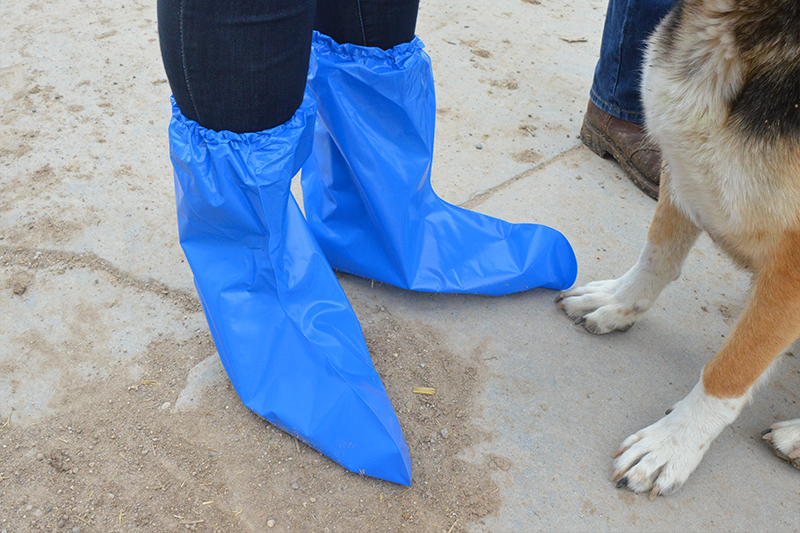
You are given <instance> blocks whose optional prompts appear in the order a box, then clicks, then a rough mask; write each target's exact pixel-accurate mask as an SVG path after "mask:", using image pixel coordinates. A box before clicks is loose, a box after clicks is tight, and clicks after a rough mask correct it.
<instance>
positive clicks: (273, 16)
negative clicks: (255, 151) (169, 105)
mask: <svg viewBox="0 0 800 533" xmlns="http://www.w3.org/2000/svg"><path fill="white" fill-rule="evenodd" d="M314 13H315V1H314V0H305V1H300V2H298V1H295V0H281V1H274V0H270V1H263V0H237V1H228V2H217V1H214V0H159V2H158V28H159V36H160V42H161V54H162V58H163V60H164V68H165V70H166V72H167V78H168V79H169V84H170V88H171V89H172V94H173V96H174V98H175V102H176V103H177V104H178V107H179V108H180V110H181V112H182V113H183V114H184V115H185V116H186V117H187V118H189V119H191V120H194V121H196V122H198V123H200V124H201V125H202V126H203V127H206V128H209V129H213V130H216V131H222V130H228V131H233V132H236V133H245V132H254V131H262V130H265V129H269V128H273V127H275V126H278V125H279V124H283V123H284V122H286V121H287V120H289V119H290V118H291V117H292V115H293V114H294V112H295V111H296V110H297V108H298V107H300V103H301V102H302V101H303V92H304V90H305V85H306V75H307V73H308V58H309V54H310V51H311V32H312V29H313V24H314Z"/></svg>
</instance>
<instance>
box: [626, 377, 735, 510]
mask: <svg viewBox="0 0 800 533" xmlns="http://www.w3.org/2000/svg"><path fill="white" fill-rule="evenodd" d="M745 402H746V397H742V398H733V399H722V398H714V397H712V396H709V395H707V394H706V393H705V391H704V389H703V384H702V381H701V382H700V383H698V384H697V386H696V387H695V388H694V389H693V390H692V392H691V393H689V395H688V396H687V397H686V398H684V399H683V400H681V401H680V402H678V403H677V404H675V407H674V408H673V409H672V410H671V411H670V412H669V414H667V416H665V417H664V418H662V419H661V420H659V421H658V422H656V423H655V424H653V425H651V426H648V427H646V428H644V429H643V430H641V431H639V432H637V433H635V434H633V435H631V436H630V437H628V438H627V439H625V441H623V443H622V445H621V446H620V448H619V450H618V451H617V453H616V455H615V459H614V473H613V474H612V476H611V479H612V480H613V481H616V482H617V487H618V488H622V487H627V488H628V489H630V490H632V491H634V492H647V491H650V499H651V500H652V499H654V498H655V497H656V496H658V495H659V494H668V493H670V492H673V491H675V490H677V489H678V488H680V487H681V486H682V485H683V484H684V483H685V482H686V480H687V479H689V476H690V475H691V473H692V472H693V471H694V469H695V468H696V467H697V465H698V464H700V460H701V459H702V458H703V455H705V453H706V451H707V450H708V447H709V445H710V444H711V442H712V441H713V440H714V439H715V438H716V437H717V435H719V433H720V432H721V431H722V430H723V429H724V428H725V426H727V425H728V424H730V423H731V422H733V421H734V420H735V419H736V417H737V416H738V414H739V412H740V411H741V409H742V407H743V406H744V404H745Z"/></svg>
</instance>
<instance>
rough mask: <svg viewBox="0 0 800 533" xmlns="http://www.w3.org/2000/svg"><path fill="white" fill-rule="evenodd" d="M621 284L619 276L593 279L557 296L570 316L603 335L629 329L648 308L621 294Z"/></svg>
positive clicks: (576, 321) (561, 305)
mask: <svg viewBox="0 0 800 533" xmlns="http://www.w3.org/2000/svg"><path fill="white" fill-rule="evenodd" d="M621 285H622V281H621V280H619V279H611V280H605V281H593V282H591V283H589V284H588V285H584V286H583V287H577V288H575V289H570V290H568V291H564V292H562V293H561V294H560V295H559V296H558V297H557V298H556V303H557V304H558V306H559V307H560V308H561V309H562V310H563V311H564V312H565V313H566V314H567V316H568V317H570V318H571V319H572V320H574V321H575V323H576V324H581V325H582V326H583V327H585V328H586V330H587V331H589V332H590V333H595V334H598V335H600V334H603V333H609V332H611V331H625V330H627V329H629V328H630V327H631V326H632V325H633V323H634V322H636V319H637V318H639V317H640V316H641V315H643V314H644V312H645V311H646V310H647V309H644V310H642V309H641V308H639V307H638V306H637V305H636V303H629V302H625V301H623V300H622V299H621V298H620V296H619V289H620V287H621ZM648 307H649V305H648Z"/></svg>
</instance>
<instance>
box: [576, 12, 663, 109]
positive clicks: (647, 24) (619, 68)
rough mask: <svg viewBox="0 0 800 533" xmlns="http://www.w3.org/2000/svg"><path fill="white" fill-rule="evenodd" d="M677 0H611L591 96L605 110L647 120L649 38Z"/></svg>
mask: <svg viewBox="0 0 800 533" xmlns="http://www.w3.org/2000/svg"><path fill="white" fill-rule="evenodd" d="M675 3H676V0H609V2H608V12H607V14H606V23H605V27H604V28H603V41H602V43H601V45H600V58H599V59H598V61H597V66H596V67H595V71H594V83H593V84H592V91H591V95H590V98H591V100H592V102H594V104H595V105H596V106H597V107H599V108H600V109H601V110H602V111H604V112H606V113H608V114H610V115H613V116H615V117H617V118H620V119H622V120H626V121H628V122H635V123H638V124H641V123H642V122H644V113H643V111H642V102H641V97H640V87H639V86H640V84H641V80H642V66H643V61H644V51H645V41H646V39H647V38H648V37H649V36H650V34H651V33H653V31H654V30H655V29H656V26H657V25H658V23H659V22H660V21H661V19H663V18H664V16H666V14H667V13H669V11H670V9H672V6H673V5H675Z"/></svg>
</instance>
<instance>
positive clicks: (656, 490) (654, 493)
mask: <svg viewBox="0 0 800 533" xmlns="http://www.w3.org/2000/svg"><path fill="white" fill-rule="evenodd" d="M659 494H661V487H659V486H658V485H656V486H655V487H653V490H651V491H650V501H653V500H655V499H656V498H657V497H658V495H659Z"/></svg>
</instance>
